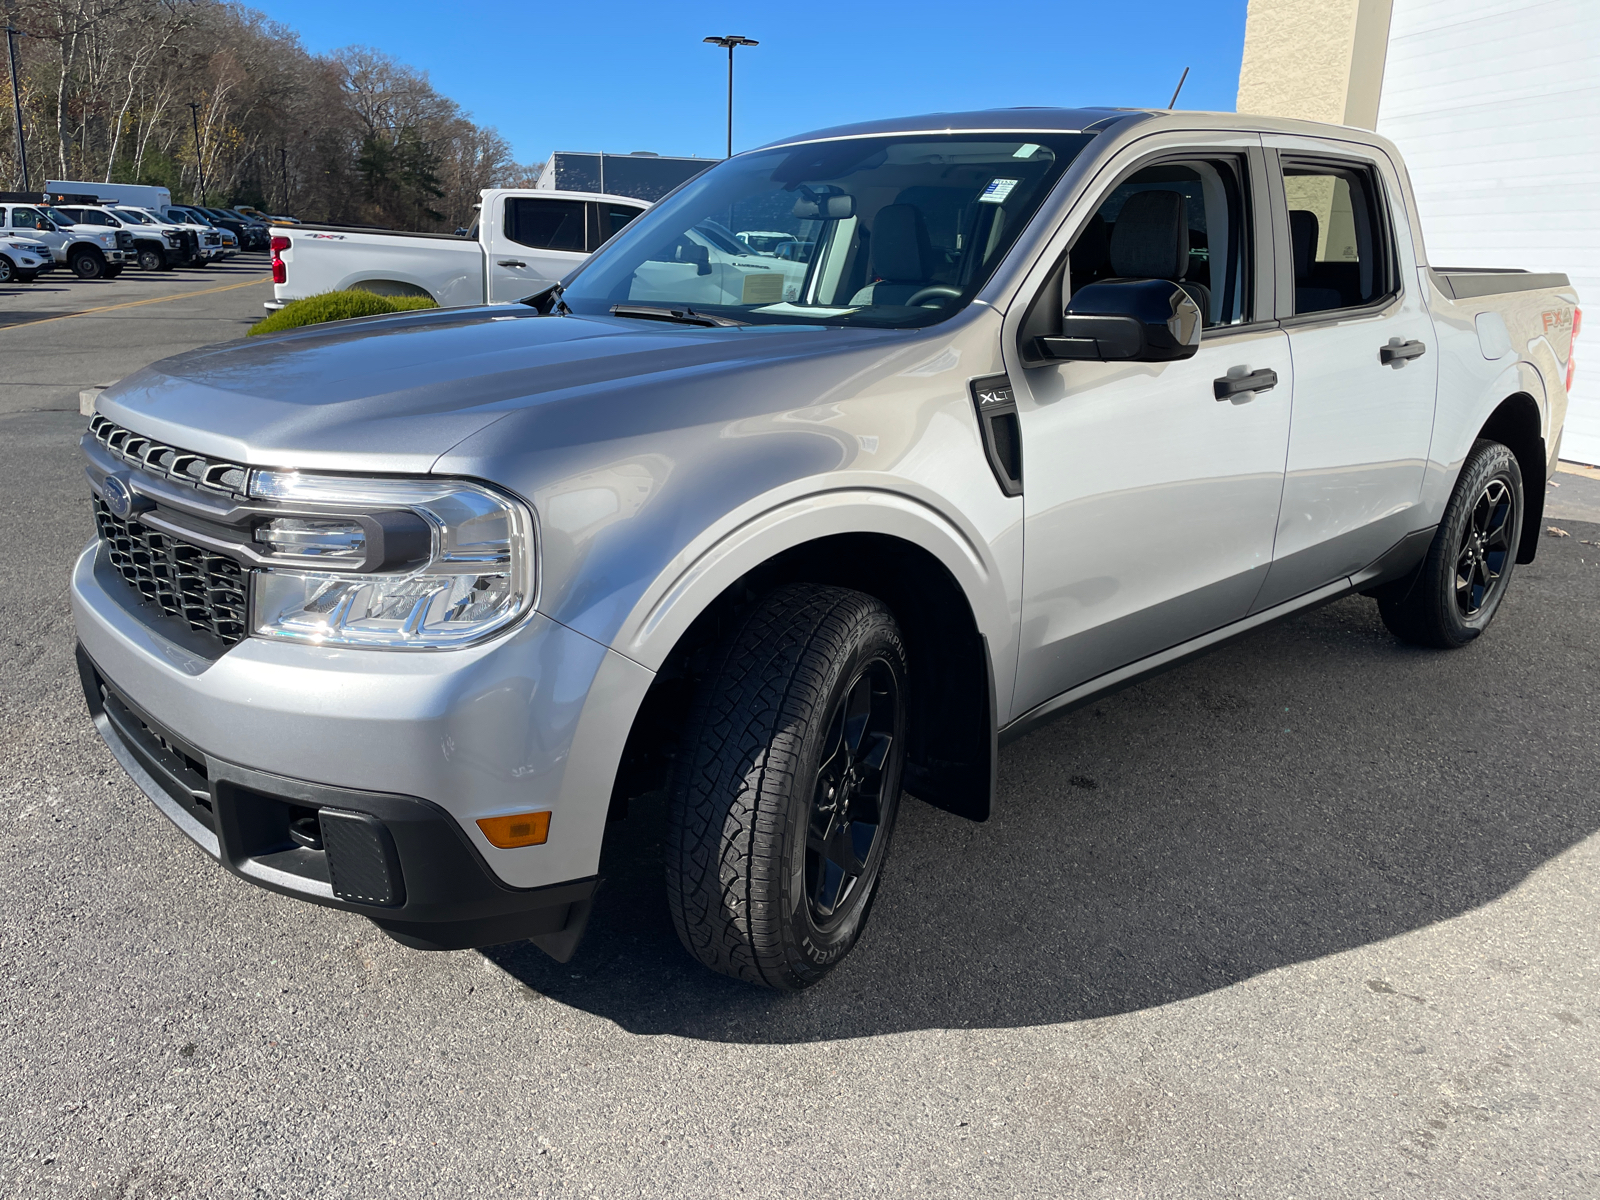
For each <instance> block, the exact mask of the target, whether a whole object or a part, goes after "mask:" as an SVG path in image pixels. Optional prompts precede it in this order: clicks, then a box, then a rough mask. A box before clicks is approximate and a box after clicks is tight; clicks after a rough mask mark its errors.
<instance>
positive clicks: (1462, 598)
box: [1378, 439, 1526, 650]
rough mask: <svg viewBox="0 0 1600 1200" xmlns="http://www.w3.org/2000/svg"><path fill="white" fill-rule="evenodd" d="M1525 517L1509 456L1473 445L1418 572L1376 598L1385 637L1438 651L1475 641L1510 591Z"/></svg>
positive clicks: (1490, 445)
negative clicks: (1508, 589)
mask: <svg viewBox="0 0 1600 1200" xmlns="http://www.w3.org/2000/svg"><path fill="white" fill-rule="evenodd" d="M1525 511H1526V501H1525V499H1524V497H1523V492H1522V471H1521V469H1520V468H1519V467H1518V466H1517V459H1516V455H1514V454H1512V453H1511V451H1510V450H1508V449H1507V448H1506V447H1505V446H1502V445H1501V444H1500V443H1499V442H1491V441H1486V440H1483V439H1480V440H1479V441H1477V442H1476V443H1474V445H1473V447H1472V453H1470V454H1469V455H1467V461H1466V462H1465V463H1464V464H1463V465H1462V467H1461V475H1460V478H1458V479H1457V480H1456V488H1455V491H1454V492H1453V493H1451V496H1450V503H1449V504H1448V505H1446V506H1445V510H1444V519H1443V520H1442V521H1440V522H1439V530H1438V532H1437V533H1435V534H1434V537H1433V544H1432V545H1431V546H1429V547H1428V555H1427V557H1426V558H1425V559H1423V561H1422V566H1421V567H1419V568H1418V570H1417V572H1416V573H1415V574H1414V575H1413V576H1411V577H1410V578H1408V579H1407V580H1404V581H1402V582H1400V583H1397V584H1391V585H1390V586H1389V588H1387V589H1385V590H1383V591H1380V592H1379V594H1378V612H1379V614H1380V615H1381V616H1382V617H1383V623H1384V624H1385V625H1387V626H1388V627H1389V631H1390V632H1391V633H1393V634H1394V635H1395V636H1396V637H1397V638H1399V639H1400V640H1401V641H1405V642H1410V643H1411V644H1413V645H1416V646H1431V647H1434V648H1436V649H1440V650H1454V649H1457V648H1459V647H1461V646H1465V645H1466V644H1467V643H1468V642H1470V641H1473V640H1474V639H1476V638H1477V637H1479V636H1480V635H1481V634H1482V633H1483V631H1484V630H1485V629H1487V628H1488V627H1489V622H1490V621H1492V620H1494V615H1495V613H1496V612H1497V611H1498V610H1499V608H1500V602H1501V601H1502V600H1503V599H1504V598H1505V594H1506V589H1507V587H1509V586H1510V584H1511V572H1512V570H1513V568H1514V567H1515V566H1516V565H1517V543H1518V542H1519V541H1520V540H1521V537H1522V516H1523V513H1524V512H1525Z"/></svg>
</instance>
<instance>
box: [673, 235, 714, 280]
mask: <svg viewBox="0 0 1600 1200" xmlns="http://www.w3.org/2000/svg"><path fill="white" fill-rule="evenodd" d="M678 261H679V262H692V263H694V265H695V266H694V273H695V274H696V275H709V274H711V251H709V250H707V249H706V248H705V247H704V246H700V245H696V244H695V243H694V242H689V241H685V242H684V243H683V244H682V245H680V246H679V247H678Z"/></svg>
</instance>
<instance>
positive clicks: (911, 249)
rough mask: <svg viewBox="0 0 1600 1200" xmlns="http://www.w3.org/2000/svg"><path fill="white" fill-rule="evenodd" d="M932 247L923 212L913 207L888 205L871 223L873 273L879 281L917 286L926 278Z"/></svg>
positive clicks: (912, 205) (908, 205)
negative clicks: (915, 284)
mask: <svg viewBox="0 0 1600 1200" xmlns="http://www.w3.org/2000/svg"><path fill="white" fill-rule="evenodd" d="M932 259H933V245H932V243H931V242H929V240H928V227H927V225H926V224H924V223H923V220H922V210H921V209H919V208H918V207H917V206H916V205H914V204H888V205H885V206H884V207H883V208H880V209H879V210H878V216H877V219H876V220H874V221H873V223H872V270H873V273H874V274H875V275H877V276H878V278H879V279H885V280H889V281H890V282H899V283H920V282H921V281H922V280H924V279H926V278H927V277H928V269H929V263H930V262H931V261H932Z"/></svg>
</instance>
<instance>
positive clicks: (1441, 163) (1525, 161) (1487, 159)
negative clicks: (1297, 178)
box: [1378, 0, 1600, 463]
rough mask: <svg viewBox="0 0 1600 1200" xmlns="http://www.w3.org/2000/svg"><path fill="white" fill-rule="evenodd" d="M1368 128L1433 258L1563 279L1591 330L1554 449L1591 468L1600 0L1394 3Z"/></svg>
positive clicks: (1599, 270) (1599, 293) (1597, 413)
mask: <svg viewBox="0 0 1600 1200" xmlns="http://www.w3.org/2000/svg"><path fill="white" fill-rule="evenodd" d="M1378 132H1379V133H1381V134H1383V135H1384V136H1385V137H1388V138H1391V139H1392V140H1393V141H1394V142H1395V144H1396V145H1398V146H1399V147H1400V150H1401V153H1403V154H1404V155H1405V158H1406V162H1407V163H1408V164H1409V166H1410V169H1411V179H1412V183H1413V185H1414V186H1415V188H1416V192H1417V204H1418V206H1419V207H1420V208H1421V210H1422V221H1423V232H1424V236H1425V240H1426V242H1427V249H1428V259H1429V261H1430V262H1432V263H1433V264H1434V265H1435V266H1447V267H1525V268H1527V269H1529V270H1533V271H1563V272H1565V273H1566V274H1567V275H1568V276H1570V277H1571V279H1572V283H1573V286H1574V287H1575V288H1576V289H1577V291H1578V296H1579V299H1580V302H1581V303H1582V304H1583V306H1585V307H1587V308H1588V310H1589V312H1588V314H1587V317H1588V322H1589V326H1588V328H1587V329H1585V330H1584V331H1583V334H1581V335H1580V337H1579V343H1578V351H1577V377H1576V379H1575V380H1574V384H1573V397H1572V406H1571V408H1570V410H1569V412H1568V415H1567V431H1566V437H1565V440H1564V442H1563V443H1562V457H1563V458H1568V459H1575V460H1577V461H1579V462H1589V463H1600V0H1542V2H1541V0H1532V2H1530V0H1394V15H1393V18H1392V21H1391V24H1390V29H1389V53H1388V62H1387V64H1386V67H1385V70H1384V78H1383V91H1382V95H1381V99H1380V102H1379V108H1378ZM1591 347H1592V349H1588V348H1591ZM1586 349H1588V353H1587V354H1586V353H1585V351H1586Z"/></svg>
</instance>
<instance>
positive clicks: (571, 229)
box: [484, 196, 592, 304]
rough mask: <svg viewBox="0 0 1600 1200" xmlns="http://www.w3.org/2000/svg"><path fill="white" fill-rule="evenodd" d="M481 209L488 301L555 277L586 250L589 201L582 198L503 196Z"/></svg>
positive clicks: (515, 295)
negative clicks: (489, 209)
mask: <svg viewBox="0 0 1600 1200" xmlns="http://www.w3.org/2000/svg"><path fill="white" fill-rule="evenodd" d="M500 204H501V212H500V213H499V214H498V219H496V214H485V216H484V219H485V220H487V221H491V222H492V224H491V226H490V236H489V247H490V250H489V302H490V303H491V304H509V303H512V302H514V301H517V300H520V299H522V298H523V297H524V296H531V295H532V294H533V293H534V292H537V291H538V290H539V289H540V288H542V287H545V286H546V285H548V284H551V283H554V282H556V281H557V280H558V279H560V278H561V277H562V276H563V275H565V274H567V272H569V271H571V270H572V268H574V267H576V266H577V265H578V264H579V263H581V262H582V261H583V260H584V259H585V258H586V257H587V256H588V253H589V249H590V246H589V236H590V230H589V226H590V225H591V224H592V222H591V220H590V217H589V211H588V210H589V205H588V204H587V203H586V202H585V201H583V200H563V199H557V198H554V197H552V198H550V199H545V198H544V197H540V196H505V197H503V198H502V199H501V201H500Z"/></svg>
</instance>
